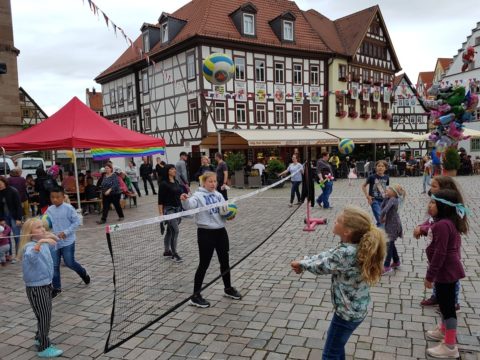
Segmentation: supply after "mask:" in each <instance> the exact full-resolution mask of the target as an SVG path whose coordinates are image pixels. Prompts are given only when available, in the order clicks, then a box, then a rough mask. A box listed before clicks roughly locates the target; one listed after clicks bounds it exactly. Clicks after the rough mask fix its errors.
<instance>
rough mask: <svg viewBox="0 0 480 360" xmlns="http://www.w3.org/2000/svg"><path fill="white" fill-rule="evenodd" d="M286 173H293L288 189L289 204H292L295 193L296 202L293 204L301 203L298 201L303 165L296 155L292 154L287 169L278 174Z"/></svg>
mask: <svg viewBox="0 0 480 360" xmlns="http://www.w3.org/2000/svg"><path fill="white" fill-rule="evenodd" d="M287 173H290V174H293V175H292V178H291V182H292V190H291V191H290V204H289V205H288V206H290V207H292V206H293V198H294V197H295V195H297V203H296V204H295V205H301V204H302V202H301V201H300V190H299V189H300V184H301V183H302V174H303V166H302V164H300V163H299V162H298V160H297V155H292V163H291V164H290V165H288V168H287V170H285V171H283V172H281V173H280V174H278V175H279V176H283V175H286V174H287Z"/></svg>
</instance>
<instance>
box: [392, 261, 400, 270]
mask: <svg viewBox="0 0 480 360" xmlns="http://www.w3.org/2000/svg"><path fill="white" fill-rule="evenodd" d="M399 267H400V261H398V262H394V263H392V268H394V269H396V268H399Z"/></svg>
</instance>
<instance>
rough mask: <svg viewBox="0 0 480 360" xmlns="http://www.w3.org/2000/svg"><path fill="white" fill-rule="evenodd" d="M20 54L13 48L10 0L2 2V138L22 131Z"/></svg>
mask: <svg viewBox="0 0 480 360" xmlns="http://www.w3.org/2000/svg"><path fill="white" fill-rule="evenodd" d="M19 53H20V51H18V49H16V48H15V47H14V46H13V25H12V10H11V6H10V0H0V137H2V136H6V135H10V134H12V133H15V132H17V131H20V130H21V125H22V119H21V117H20V99H19V92H18V91H19V90H18V70H17V56H18V54H19ZM5 68H6V73H5Z"/></svg>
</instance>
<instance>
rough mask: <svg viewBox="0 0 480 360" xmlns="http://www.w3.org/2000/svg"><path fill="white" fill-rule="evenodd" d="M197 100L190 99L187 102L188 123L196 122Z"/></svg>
mask: <svg viewBox="0 0 480 360" xmlns="http://www.w3.org/2000/svg"><path fill="white" fill-rule="evenodd" d="M197 110H198V109H197V102H196V101H192V102H191V103H189V104H188V122H189V123H190V124H198V111H197Z"/></svg>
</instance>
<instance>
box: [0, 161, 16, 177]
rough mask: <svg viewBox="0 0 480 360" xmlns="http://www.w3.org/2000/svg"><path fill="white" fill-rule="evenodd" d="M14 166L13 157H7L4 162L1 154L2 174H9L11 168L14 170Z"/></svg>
mask: <svg viewBox="0 0 480 360" xmlns="http://www.w3.org/2000/svg"><path fill="white" fill-rule="evenodd" d="M14 167H15V164H14V163H13V161H12V159H10V158H9V157H5V162H3V156H0V175H2V176H8V175H9V173H10V170H12V169H13V168H14Z"/></svg>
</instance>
